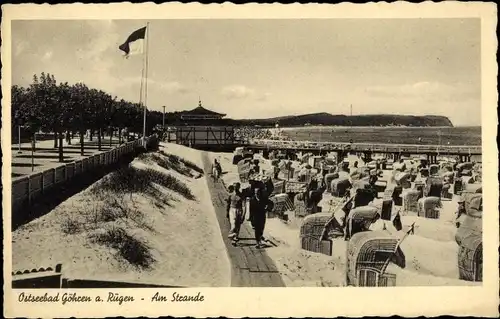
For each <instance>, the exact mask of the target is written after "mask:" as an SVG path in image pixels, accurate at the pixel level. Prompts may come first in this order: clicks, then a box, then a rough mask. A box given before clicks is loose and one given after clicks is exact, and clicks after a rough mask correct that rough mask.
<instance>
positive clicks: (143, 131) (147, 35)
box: [142, 22, 149, 147]
mask: <svg viewBox="0 0 500 319" xmlns="http://www.w3.org/2000/svg"><path fill="white" fill-rule="evenodd" d="M148 66H149V22H148V23H147V24H146V76H145V85H144V123H143V130H142V138H143V140H142V143H143V146H144V147H146V114H147V103H148Z"/></svg>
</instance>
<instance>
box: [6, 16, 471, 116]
mask: <svg viewBox="0 0 500 319" xmlns="http://www.w3.org/2000/svg"><path fill="white" fill-rule="evenodd" d="M144 25H146V21H141V20H59V21H54V20H52V21H50V20H45V21H36V20H31V21H14V22H13V23H12V56H13V61H12V82H13V84H19V85H28V84H29V83H30V82H31V80H32V77H33V74H39V73H41V72H43V71H44V72H48V73H52V74H54V75H55V76H56V79H57V80H58V81H65V82H66V81H67V82H70V83H76V82H84V83H86V84H87V85H88V86H90V87H95V88H99V89H103V90H105V91H107V92H109V93H110V94H113V95H116V96H118V97H119V98H124V99H127V100H130V101H138V100H139V91H140V73H141V65H142V58H141V56H133V57H131V58H130V59H124V58H123V56H122V54H121V52H120V51H119V50H118V46H119V45H120V44H122V43H123V42H124V40H125V39H126V38H127V37H128V35H129V34H130V33H131V32H133V31H135V30H136V29H138V28H140V27H142V26H144ZM480 32H481V29H480V21H479V19H391V20H378V19H321V20H320V19H316V20H153V21H151V22H150V40H149V53H150V54H149V90H148V107H149V108H151V109H156V110H161V109H162V105H165V106H166V107H167V110H170V111H173V110H185V109H191V108H193V107H196V106H197V103H198V97H199V96H200V97H201V100H202V102H203V104H204V106H205V107H207V108H209V109H212V110H214V111H217V112H222V113H226V114H227V115H228V117H232V118H263V117H272V116H282V115H291V114H304V113H312V112H328V113H332V114H349V111H350V108H349V105H350V104H352V105H353V114H376V113H390V114H411V115H426V114H432V115H445V116H448V117H449V118H450V119H451V121H452V122H453V123H454V124H455V125H479V124H480V123H481V111H480V108H481V101H480V97H481V94H480V93H481V62H480V39H481V36H480Z"/></svg>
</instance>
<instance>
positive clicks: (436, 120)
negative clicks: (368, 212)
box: [234, 113, 453, 127]
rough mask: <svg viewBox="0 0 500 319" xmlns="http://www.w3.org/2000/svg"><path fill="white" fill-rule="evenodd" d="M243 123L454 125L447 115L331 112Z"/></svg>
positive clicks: (288, 124)
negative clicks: (336, 113) (345, 113)
mask: <svg viewBox="0 0 500 319" xmlns="http://www.w3.org/2000/svg"><path fill="white" fill-rule="evenodd" d="M234 121H237V122H240V123H241V124H247V125H260V126H273V125H275V124H279V125H280V126H281V127H287V126H304V125H311V126H313V125H327V126H413V127H425V126H433V127H435V126H441V127H453V123H452V122H451V121H450V119H448V118H447V117H446V116H436V115H424V116H413V115H390V114H374V115H353V116H347V115H332V114H329V113H311V114H304V115H291V116H282V117H274V118H268V119H244V120H234Z"/></svg>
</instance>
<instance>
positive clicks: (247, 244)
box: [202, 153, 285, 287]
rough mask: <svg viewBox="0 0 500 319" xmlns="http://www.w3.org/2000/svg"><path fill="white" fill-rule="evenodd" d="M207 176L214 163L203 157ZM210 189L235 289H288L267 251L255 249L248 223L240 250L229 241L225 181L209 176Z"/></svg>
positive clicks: (242, 235)
mask: <svg viewBox="0 0 500 319" xmlns="http://www.w3.org/2000/svg"><path fill="white" fill-rule="evenodd" d="M202 156H203V165H204V170H205V172H207V175H208V172H210V168H211V163H212V162H211V160H210V159H209V157H208V154H207V153H203V155H202ZM207 183H208V189H209V191H210V196H211V198H212V203H213V205H214V209H215V212H216V215H217V220H218V222H219V226H220V229H221V233H222V237H223V240H224V244H225V246H226V249H227V251H228V255H229V259H230V261H231V286H233V287H284V286H285V285H284V283H283V280H282V279H281V276H280V274H279V272H278V270H277V268H276V265H275V264H274V262H273V261H272V260H271V258H269V256H268V255H267V254H266V251H265V249H257V248H255V247H254V246H255V239H254V238H255V237H254V234H253V230H252V228H251V226H250V224H249V223H248V222H244V223H243V225H242V227H241V232H240V242H239V244H238V246H236V247H235V246H233V245H232V244H231V240H230V239H228V238H227V236H228V234H229V221H228V220H227V218H226V208H225V205H226V204H225V198H226V196H227V191H226V189H225V187H224V185H223V183H222V182H221V181H218V182H214V181H213V179H212V178H211V177H210V176H207Z"/></svg>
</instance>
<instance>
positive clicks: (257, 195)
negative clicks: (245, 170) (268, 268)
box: [250, 188, 273, 248]
mask: <svg viewBox="0 0 500 319" xmlns="http://www.w3.org/2000/svg"><path fill="white" fill-rule="evenodd" d="M272 205H273V203H272V202H271V201H270V200H269V199H268V198H267V197H265V196H263V194H262V188H255V189H254V195H253V196H252V198H251V199H250V214H251V215H252V221H253V225H254V226H255V241H256V242H257V245H256V246H255V247H256V248H262V247H263V246H262V240H263V234H264V227H265V224H266V211H270V210H272Z"/></svg>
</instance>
